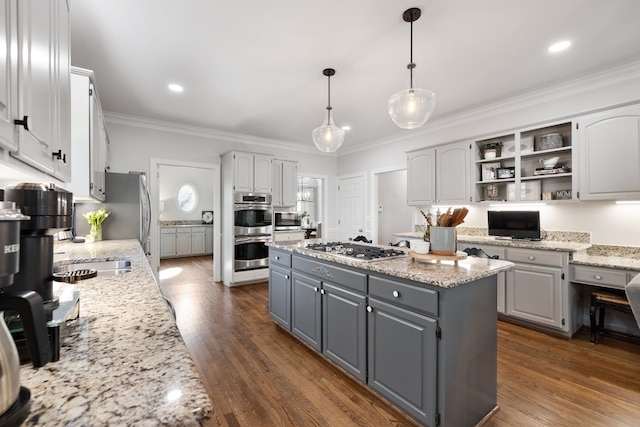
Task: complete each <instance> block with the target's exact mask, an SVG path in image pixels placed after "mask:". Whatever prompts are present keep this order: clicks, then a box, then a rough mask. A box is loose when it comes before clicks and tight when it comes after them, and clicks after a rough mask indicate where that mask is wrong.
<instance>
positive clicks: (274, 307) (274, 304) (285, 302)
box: [269, 266, 291, 329]
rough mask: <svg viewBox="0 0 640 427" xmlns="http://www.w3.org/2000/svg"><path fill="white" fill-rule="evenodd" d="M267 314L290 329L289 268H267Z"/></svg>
mask: <svg viewBox="0 0 640 427" xmlns="http://www.w3.org/2000/svg"><path fill="white" fill-rule="evenodd" d="M269 315H270V316H271V318H272V319H273V320H275V321H276V322H278V323H280V324H281V325H282V326H284V327H285V328H287V329H291V270H287V269H284V268H280V267H277V266H272V267H271V268H270V269H269Z"/></svg>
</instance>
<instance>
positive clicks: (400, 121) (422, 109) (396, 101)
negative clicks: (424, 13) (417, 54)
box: [387, 7, 436, 129]
mask: <svg viewBox="0 0 640 427" xmlns="http://www.w3.org/2000/svg"><path fill="white" fill-rule="evenodd" d="M420 14H421V11H420V9H418V8H417V7H412V8H410V9H407V10H405V11H404V13H403V14H402V19H403V20H404V21H405V22H408V23H409V24H410V25H411V39H410V40H411V48H410V52H411V56H410V62H409V64H408V65H407V69H408V70H409V85H408V86H409V88H408V89H405V90H401V91H400V92H398V93H395V94H393V95H391V97H390V98H389V101H388V102H387V108H388V110H389V116H391V120H393V122H394V123H395V124H396V125H397V126H398V127H400V128H402V129H415V128H418V127H420V126H422V125H424V124H425V123H426V122H427V120H429V117H431V114H433V109H434V108H435V106H436V94H435V93H433V92H432V91H430V90H427V89H418V88H415V87H413V69H414V68H416V64H414V63H413V23H414V21H417V20H418V18H420Z"/></svg>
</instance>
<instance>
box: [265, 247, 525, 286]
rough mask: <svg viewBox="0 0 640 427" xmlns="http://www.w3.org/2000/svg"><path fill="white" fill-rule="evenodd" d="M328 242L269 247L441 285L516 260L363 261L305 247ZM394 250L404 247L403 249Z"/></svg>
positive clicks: (506, 266)
mask: <svg viewBox="0 0 640 427" xmlns="http://www.w3.org/2000/svg"><path fill="white" fill-rule="evenodd" d="M325 241H326V240H323V239H311V240H305V241H282V242H268V243H267V246H270V247H273V248H276V249H281V250H285V251H289V252H293V253H297V254H301V255H307V256H310V257H313V258H317V259H319V260H324V261H331V262H335V263H338V264H343V265H346V266H350V267H355V268H359V269H363V270H368V271H373V272H376V273H382V274H387V275H390V276H395V277H399V278H403V279H408V280H411V281H414V282H418V283H425V284H428V285H433V286H439V287H441V288H452V287H455V286H458V285H463V284H465V283H470V282H473V281H476V280H478V279H482V278H484V277H489V276H493V275H495V274H498V273H499V272H501V271H507V270H510V269H511V268H512V267H513V263H511V262H508V261H502V260H494V259H486V258H476V257H468V258H466V259H464V260H461V261H458V262H457V264H456V263H454V262H453V261H440V262H436V261H420V260H414V259H413V258H411V257H408V256H407V257H402V258H394V259H390V260H383V261H375V262H362V261H358V260H354V259H353V258H347V257H340V256H336V255H332V254H330V253H325V252H318V251H313V250H310V249H306V247H305V246H306V245H307V244H308V243H311V242H325ZM373 246H376V245H373ZM394 249H401V250H402V248H394Z"/></svg>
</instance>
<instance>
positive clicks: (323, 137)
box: [311, 68, 344, 153]
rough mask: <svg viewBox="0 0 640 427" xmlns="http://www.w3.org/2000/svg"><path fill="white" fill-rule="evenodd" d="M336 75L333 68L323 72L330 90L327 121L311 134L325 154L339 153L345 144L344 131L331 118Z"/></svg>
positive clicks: (314, 141)
mask: <svg viewBox="0 0 640 427" xmlns="http://www.w3.org/2000/svg"><path fill="white" fill-rule="evenodd" d="M335 73H336V70H334V69H333V68H325V69H324V70H323V71H322V74H324V75H325V76H327V86H328V88H329V91H328V93H329V95H328V102H327V120H325V122H324V123H323V124H322V126H320V127H317V128H315V129H314V130H313V132H311V136H312V137H313V143H314V144H315V145H316V147H317V148H318V150H320V151H323V152H325V153H333V152H334V151H338V149H339V148H340V147H341V146H342V143H343V142H344V129H340V128H339V127H338V126H336V125H335V123H333V118H332V117H331V76H333V75H334V74H335Z"/></svg>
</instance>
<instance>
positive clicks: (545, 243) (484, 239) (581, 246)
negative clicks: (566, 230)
mask: <svg viewBox="0 0 640 427" xmlns="http://www.w3.org/2000/svg"><path fill="white" fill-rule="evenodd" d="M423 234H424V233H420V232H407V233H395V234H394V236H397V237H404V238H408V239H421V238H422V236H423ZM458 242H459V243H477V244H479V245H480V244H482V245H493V246H503V247H509V248H523V249H540V250H544V251H559V252H576V251H584V250H586V249H588V248H589V247H591V244H589V243H584V242H575V241H564V240H555V239H554V240H546V239H545V240H540V241H527V240H508V239H505V240H502V239H496V238H495V237H492V236H486V235H474V234H458Z"/></svg>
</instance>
